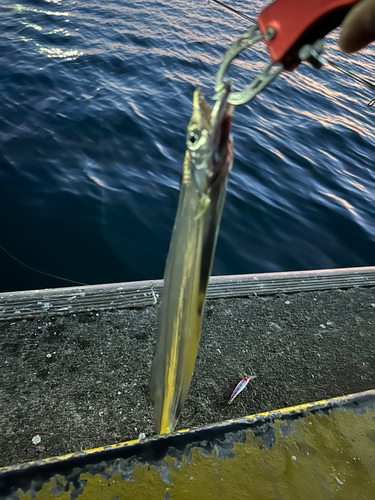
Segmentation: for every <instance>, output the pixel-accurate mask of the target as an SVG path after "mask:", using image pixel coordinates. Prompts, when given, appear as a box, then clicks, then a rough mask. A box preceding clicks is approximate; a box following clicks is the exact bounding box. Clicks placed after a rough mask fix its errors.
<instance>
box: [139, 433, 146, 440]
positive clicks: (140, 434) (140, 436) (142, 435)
mask: <svg viewBox="0 0 375 500" xmlns="http://www.w3.org/2000/svg"><path fill="white" fill-rule="evenodd" d="M145 438H146V434H145V433H144V432H140V433H139V436H138V439H145Z"/></svg>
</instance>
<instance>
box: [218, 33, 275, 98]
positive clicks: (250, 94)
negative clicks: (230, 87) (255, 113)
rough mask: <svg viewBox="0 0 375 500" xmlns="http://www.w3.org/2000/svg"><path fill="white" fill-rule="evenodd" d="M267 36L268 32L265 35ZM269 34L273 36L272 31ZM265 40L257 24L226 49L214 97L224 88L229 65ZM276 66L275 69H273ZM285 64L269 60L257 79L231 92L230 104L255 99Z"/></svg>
mask: <svg viewBox="0 0 375 500" xmlns="http://www.w3.org/2000/svg"><path fill="white" fill-rule="evenodd" d="M265 36H267V34H266V35H265ZM269 36H272V34H271V33H270V34H269ZM261 40H263V35H262V33H260V32H259V28H258V25H257V24H255V25H254V26H252V27H251V28H250V29H249V30H248V31H246V33H244V34H243V35H242V36H240V37H239V38H237V40H236V41H235V42H234V43H232V45H231V46H230V47H229V49H228V50H227V51H226V53H225V55H224V58H223V60H222V63H221V65H220V68H219V71H218V73H217V76H216V85H215V95H214V97H213V99H216V100H217V99H219V98H220V97H219V96H220V95H221V91H222V89H223V88H224V86H225V84H226V82H225V80H224V79H225V76H226V74H227V72H228V69H229V66H230V65H231V63H232V61H233V60H234V59H235V58H236V57H237V56H238V55H239V54H240V53H241V52H242V51H243V50H245V49H247V48H248V47H251V46H252V45H254V44H255V43H257V42H259V41H261ZM272 67H274V70H273V71H271V70H272ZM283 69H284V66H283V65H282V64H276V65H275V64H274V63H273V62H272V61H269V62H268V64H267V65H266V67H265V68H264V70H263V71H262V73H261V74H260V75H258V76H257V77H256V78H255V80H254V81H253V82H251V83H249V84H248V85H246V87H245V88H244V89H243V90H241V91H239V92H231V93H230V94H229V97H228V102H229V104H233V105H234V106H239V105H241V104H246V103H247V102H249V101H251V100H252V99H254V97H255V96H256V95H257V94H259V92H261V91H262V90H263V89H264V88H265V87H267V85H268V84H269V83H271V82H272V81H273V80H274V79H275V78H276V77H277V75H279V74H280V73H281V71H283Z"/></svg>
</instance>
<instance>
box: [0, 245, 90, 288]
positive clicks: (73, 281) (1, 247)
mask: <svg viewBox="0 0 375 500" xmlns="http://www.w3.org/2000/svg"><path fill="white" fill-rule="evenodd" d="M0 249H1V250H2V251H3V252H5V253H6V254H7V255H9V257H11V258H12V259H13V260H15V261H16V262H18V263H19V264H21V265H22V266H24V267H27V268H28V269H31V271H34V272H36V273H40V274H45V275H46V276H50V277H51V278H56V279H58V280H63V281H67V282H68V283H75V284H76V285H87V283H82V282H81V281H75V280H68V279H67V278H62V277H61V276H57V275H56V274H51V273H46V272H45V271H41V270H40V269H35V267H31V266H29V265H28V264H25V263H24V262H22V261H21V260H19V259H17V257H15V256H14V255H12V254H11V253H10V252H8V250H7V249H6V248H4V247H3V246H1V245H0Z"/></svg>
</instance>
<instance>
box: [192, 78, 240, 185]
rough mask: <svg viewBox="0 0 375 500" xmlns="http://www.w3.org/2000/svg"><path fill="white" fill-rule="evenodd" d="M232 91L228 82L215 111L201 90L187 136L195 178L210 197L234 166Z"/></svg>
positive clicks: (196, 95)
mask: <svg viewBox="0 0 375 500" xmlns="http://www.w3.org/2000/svg"><path fill="white" fill-rule="evenodd" d="M229 92H230V85H229V83H228V84H227V85H226V86H225V88H224V89H223V91H222V93H221V95H220V97H219V99H218V100H217V101H216V103H215V106H214V107H213V108H211V106H210V105H209V104H208V103H207V102H206V100H205V98H204V95H203V92H202V91H201V90H200V89H197V90H195V92H194V97H193V113H192V117H191V120H190V123H189V125H188V129H187V135H186V145H187V151H186V155H187V157H188V158H187V159H188V161H189V164H190V171H191V175H192V178H193V180H194V183H195V185H196V187H197V189H198V190H199V192H200V193H201V194H207V193H208V192H209V190H210V188H211V187H212V186H213V184H215V182H216V181H217V180H218V179H219V178H221V177H222V176H223V175H224V176H226V175H227V173H228V172H229V170H230V169H231V167H232V163H233V143H232V137H231V134H230V132H231V124H232V115H233V109H234V107H233V106H232V105H231V104H228V102H227V98H228V95H229Z"/></svg>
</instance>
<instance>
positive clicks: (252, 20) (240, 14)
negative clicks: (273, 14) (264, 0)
mask: <svg viewBox="0 0 375 500" xmlns="http://www.w3.org/2000/svg"><path fill="white" fill-rule="evenodd" d="M212 2H215V3H217V4H218V5H221V6H222V7H224V8H225V9H228V10H230V11H231V12H234V13H235V14H237V15H238V16H240V17H243V18H244V19H247V20H248V21H250V22H251V23H256V19H253V18H252V17H249V16H247V15H246V14H244V13H243V12H240V11H239V10H237V9H234V8H233V7H230V6H229V5H227V4H226V3H223V2H220V1H219V0H212ZM208 3H210V0H208Z"/></svg>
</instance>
